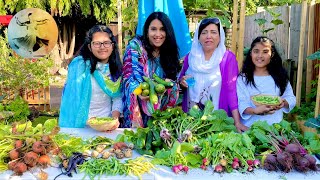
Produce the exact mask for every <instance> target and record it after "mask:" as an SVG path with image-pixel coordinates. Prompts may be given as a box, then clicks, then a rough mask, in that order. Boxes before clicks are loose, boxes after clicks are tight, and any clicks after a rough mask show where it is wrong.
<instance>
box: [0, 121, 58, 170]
mask: <svg viewBox="0 0 320 180" xmlns="http://www.w3.org/2000/svg"><path fill="white" fill-rule="evenodd" d="M58 131H59V128H58V127H57V120H56V119H51V120H48V121H46V122H45V123H44V124H43V125H42V124H38V125H37V126H36V127H33V126H32V123H31V122H30V121H28V122H26V123H21V124H19V123H14V124H12V126H10V125H2V126H1V131H0V132H1V136H0V138H1V139H2V140H1V142H2V141H6V142H7V143H6V148H4V149H2V150H3V151H2V152H1V156H2V157H1V159H4V160H5V159H9V162H6V161H2V162H1V163H7V164H8V165H7V166H8V169H10V170H12V171H14V172H15V174H17V175H22V174H23V173H24V172H26V171H27V170H28V168H32V167H35V166H40V167H42V168H46V167H47V166H48V165H50V163H51V160H50V157H49V156H48V154H49V152H51V153H54V154H56V153H58V151H59V148H58V147H57V146H56V144H55V143H54V142H53V141H52V139H51V136H53V135H55V134H57V133H58ZM8 142H9V144H8ZM1 167H2V170H6V169H5V168H3V165H2V166H1Z"/></svg>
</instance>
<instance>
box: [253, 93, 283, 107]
mask: <svg viewBox="0 0 320 180" xmlns="http://www.w3.org/2000/svg"><path fill="white" fill-rule="evenodd" d="M258 96H268V97H272V98H278V100H279V103H278V104H268V103H261V102H257V101H255V100H254V97H258ZM251 101H252V102H253V104H254V105H256V106H261V105H268V106H279V105H280V104H281V98H280V97H279V96H273V95H264V94H259V95H255V96H251Z"/></svg>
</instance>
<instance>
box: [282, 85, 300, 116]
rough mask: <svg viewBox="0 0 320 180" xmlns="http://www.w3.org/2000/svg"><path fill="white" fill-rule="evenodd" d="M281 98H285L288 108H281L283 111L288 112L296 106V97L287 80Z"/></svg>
mask: <svg viewBox="0 0 320 180" xmlns="http://www.w3.org/2000/svg"><path fill="white" fill-rule="evenodd" d="M281 98H282V99H285V100H286V101H287V102H288V104H289V108H282V111H283V112H285V113H289V112H290V111H291V110H292V109H293V108H294V107H295V106H296V97H295V95H294V94H293V90H292V87H291V85H290V82H288V84H287V87H286V90H285V91H284V93H283V94H282V96H281Z"/></svg>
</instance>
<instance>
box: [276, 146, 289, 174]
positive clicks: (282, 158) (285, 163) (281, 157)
mask: <svg viewBox="0 0 320 180" xmlns="http://www.w3.org/2000/svg"><path fill="white" fill-rule="evenodd" d="M277 161H278V163H279V164H280V165H281V169H282V170H283V171H284V172H289V171H291V169H292V166H293V158H292V155H291V154H290V153H288V152H286V151H284V152H280V153H278V154H277Z"/></svg>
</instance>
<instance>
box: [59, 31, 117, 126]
mask: <svg viewBox="0 0 320 180" xmlns="http://www.w3.org/2000/svg"><path fill="white" fill-rule="evenodd" d="M121 72H122V64H121V61H120V56H119V51H118V46H117V43H116V40H115V37H114V35H113V34H112V31H111V30H110V29H109V28H108V27H106V26H102V25H95V26H93V27H92V28H91V29H90V30H89V32H88V33H87V36H86V38H85V42H84V44H83V45H82V47H81V48H80V51H79V53H77V55H76V57H75V58H74V59H73V60H72V62H71V63H70V64H69V67H68V78H67V81H66V85H65V87H64V91H63V95H62V101H61V106H60V117H59V125H60V126H61V127H72V128H79V127H84V126H85V125H86V122H87V120H88V119H89V118H91V117H113V118H114V119H118V118H119V116H120V113H121V112H122V100H121V88H120V87H121V86H120V80H121V79H119V78H120V76H121ZM118 126H119V124H118V125H117V127H118ZM117 127H115V128H117Z"/></svg>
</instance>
